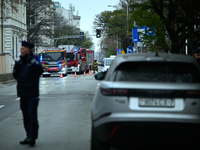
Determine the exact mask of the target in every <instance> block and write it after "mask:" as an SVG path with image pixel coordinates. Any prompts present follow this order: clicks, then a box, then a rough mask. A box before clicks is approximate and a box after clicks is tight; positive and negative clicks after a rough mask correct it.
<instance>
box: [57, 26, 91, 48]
mask: <svg viewBox="0 0 200 150" xmlns="http://www.w3.org/2000/svg"><path fill="white" fill-rule="evenodd" d="M85 33H86V34H87V32H85ZM67 35H80V29H78V28H76V27H74V26H69V25H64V26H62V27H60V28H56V29H55V30H54V37H55V38H59V37H61V36H67ZM58 45H76V46H81V47H85V48H91V46H92V45H93V43H92V40H91V38H88V37H87V36H84V39H79V38H77V39H59V40H58V41H57V44H56V46H58Z"/></svg>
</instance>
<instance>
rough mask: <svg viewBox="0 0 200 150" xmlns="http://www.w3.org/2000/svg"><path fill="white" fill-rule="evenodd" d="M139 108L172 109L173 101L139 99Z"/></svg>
mask: <svg viewBox="0 0 200 150" xmlns="http://www.w3.org/2000/svg"><path fill="white" fill-rule="evenodd" d="M138 103H139V106H140V107H174V106H175V102H174V100H173V99H164V98H139V101H138Z"/></svg>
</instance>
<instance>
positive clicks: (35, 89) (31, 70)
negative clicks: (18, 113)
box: [13, 41, 43, 146]
mask: <svg viewBox="0 0 200 150" xmlns="http://www.w3.org/2000/svg"><path fill="white" fill-rule="evenodd" d="M32 48H34V44H32V43H29V42H26V41H22V46H21V49H20V52H21V56H20V60H19V61H16V62H15V66H14V69H13V76H14V78H15V79H16V80H17V95H18V97H20V108H21V110H22V115H23V121H24V128H25V131H26V138H25V140H23V141H20V144H29V145H30V146H35V140H36V139H37V138H38V128H39V125H38V119H37V107H38V103H39V98H38V96H39V78H40V75H41V74H42V72H43V67H42V64H41V63H40V62H39V61H38V59H37V58H36V56H35V55H34V54H33V53H32V51H31V49H32Z"/></svg>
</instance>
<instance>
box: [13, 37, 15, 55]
mask: <svg viewBox="0 0 200 150" xmlns="http://www.w3.org/2000/svg"><path fill="white" fill-rule="evenodd" d="M14 44H15V42H14V37H12V58H15V50H14Z"/></svg>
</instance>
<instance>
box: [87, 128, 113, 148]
mask: <svg viewBox="0 0 200 150" xmlns="http://www.w3.org/2000/svg"><path fill="white" fill-rule="evenodd" d="M90 150H110V146H108V145H105V144H103V143H101V142H100V141H99V139H98V137H97V135H96V133H95V130H94V127H93V125H92V130H91V145H90Z"/></svg>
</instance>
